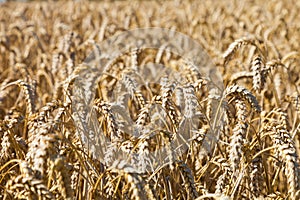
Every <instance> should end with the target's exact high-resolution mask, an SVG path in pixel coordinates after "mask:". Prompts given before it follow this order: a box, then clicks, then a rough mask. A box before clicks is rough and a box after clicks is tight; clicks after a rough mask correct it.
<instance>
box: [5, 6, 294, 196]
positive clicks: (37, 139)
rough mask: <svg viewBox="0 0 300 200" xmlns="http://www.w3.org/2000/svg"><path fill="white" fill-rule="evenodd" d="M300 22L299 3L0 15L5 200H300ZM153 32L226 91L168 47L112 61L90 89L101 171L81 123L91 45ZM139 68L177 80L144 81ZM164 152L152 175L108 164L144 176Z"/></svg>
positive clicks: (45, 9) (52, 9)
mask: <svg viewBox="0 0 300 200" xmlns="http://www.w3.org/2000/svg"><path fill="white" fill-rule="evenodd" d="M299 11H300V2H299V1H297V0H287V1H279V0H271V1H262V0H247V1H246V0H245V1H238V0H235V1H218V0H217V1H215V0H207V1H184V0H182V1H180V0H175V1H165V2H160V1H100V2H98V1H91V2H88V1H58V2H52V1H42V2H6V3H1V4H0V71H1V74H0V142H1V147H0V199H5V200H12V199H101V200H102V199H136V200H138V199H142V200H143V199H165V200H170V199H182V200H183V199H226V200H227V199H300V174H299V172H300V171H299V169H300V168H299V158H298V155H299V153H300V146H299V144H300V120H299V119H300V118H299V117H300V92H299V90H300V79H299V78H300V77H299V76H300V68H299V67H300V55H299V52H298V51H299V49H300V42H299V41H300V23H299V22H300V14H299ZM147 27H162V28H166V29H170V30H175V31H178V32H181V33H183V34H185V35H187V36H189V37H190V38H191V39H193V40H195V41H197V42H198V43H199V44H201V46H202V47H203V49H204V50H205V51H206V52H207V54H208V56H209V58H210V59H211V62H212V63H213V64H214V68H215V69H216V70H218V71H219V73H220V74H221V78H222V82H223V83H222V84H223V86H224V91H223V93H222V94H213V93H212V92H211V91H210V89H209V86H208V85H209V84H208V80H207V79H206V78H205V77H203V76H202V74H201V73H200V72H199V70H198V69H199V66H194V65H192V64H190V63H186V62H185V61H184V60H183V58H182V57H180V56H178V55H175V54H172V52H169V51H167V44H163V45H165V46H164V48H160V49H135V50H132V51H130V52H127V53H125V54H124V55H121V56H119V57H118V58H117V59H115V60H113V61H112V62H111V63H110V65H109V67H108V68H106V69H107V70H106V71H105V72H103V75H102V76H101V77H100V78H99V79H97V82H90V83H93V84H92V85H91V86H90V89H91V91H92V94H91V96H90V97H91V98H92V99H91V102H92V107H93V110H94V111H95V116H96V119H97V121H98V122H99V124H100V125H99V131H98V132H97V133H94V134H96V137H98V136H99V137H100V135H101V136H102V138H105V139H106V140H108V141H109V142H110V143H111V146H110V147H109V148H108V149H106V151H105V152H104V158H105V159H104V160H101V159H99V157H97V156H95V150H93V149H89V148H88V147H87V146H86V144H85V141H84V136H83V135H82V134H83V132H85V131H86V130H82V129H79V128H78V126H77V124H76V122H77V121H76V118H80V117H81V113H80V112H79V111H78V112H77V111H76V110H74V109H73V107H76V105H77V104H76V103H74V102H75V100H74V96H75V94H74V88H75V87H76V84H75V82H76V80H75V79H76V77H78V74H79V73H80V71H81V70H82V69H83V68H86V67H87V66H83V65H82V63H83V62H84V61H85V59H86V58H87V57H88V56H89V55H90V54H91V53H94V55H96V56H97V47H98V46H97V44H99V43H101V42H102V41H105V40H106V39H108V38H110V37H112V36H115V35H117V34H121V33H122V32H124V31H127V30H133V29H137V28H147ZM98 53H99V52H98ZM108 56H109V55H108ZM147 63H161V64H163V65H164V66H168V67H169V68H172V69H174V70H175V71H176V70H177V74H178V76H179V78H178V80H177V81H174V80H173V79H171V77H168V76H164V77H162V78H161V80H157V81H156V82H153V83H150V82H146V81H144V82H142V81H141V79H142V78H141V77H143V76H144V75H143V74H141V72H140V71H139V70H138V69H139V67H140V66H146V65H147ZM148 66H149V65H148ZM150 70H151V71H153V73H154V74H155V73H158V70H159V69H157V68H155V67H152V68H151V69H150ZM152 78H155V77H152ZM89 81H90V79H89V78H87V79H86V82H88V83H89ZM141 83H144V84H141ZM116 90H118V91H119V92H118V93H117V95H115V94H116V93H114V91H116ZM113 94H114V95H115V96H114V95H113ZM112 96H114V98H112ZM214 100H218V101H220V102H221V103H220V105H222V110H223V118H222V119H216V118H215V117H214V116H213V115H212V113H213V109H212V108H213V106H214ZM116 110H117V111H116ZM123 110H124V111H126V116H125V114H124V113H125V112H124V113H123V115H124V116H121V114H122V112H123ZM76 116H77V117H76ZM125 118H126V120H128V121H132V125H130V126H128V125H127V124H126V123H125V122H124V121H126V120H124V119H125ZM83 123H85V119H83ZM191 124H192V125H195V124H196V126H195V127H194V128H195V129H196V130H195V131H191V129H190V128H189V125H191ZM212 124H215V125H216V126H214V127H212ZM126 125H127V126H126ZM133 127H135V128H136V129H137V130H139V131H140V132H141V133H142V135H141V136H139V137H134V136H133V135H132V134H130V133H129V132H130V130H131V129H132V128H133ZM150 130H151V131H150ZM216 132H217V133H218V134H216ZM184 134H187V135H189V138H190V139H189V140H187V141H185V143H186V147H187V148H186V149H185V150H184V151H182V152H181V153H180V154H176V153H174V152H175V151H176V150H177V149H175V148H174V147H173V146H172V144H173V143H172V141H173V140H175V139H176V138H180V137H181V136H182V135H184ZM212 136H214V137H213V138H211V137H212ZM209 141H213V144H214V145H213V146H211V151H205V150H203V149H204V148H205V145H207V142H209ZM162 147H166V155H165V157H167V158H168V162H166V163H165V164H163V165H157V163H150V166H151V167H152V168H153V169H152V170H145V171H143V172H142V173H138V172H136V171H135V170H133V169H132V167H130V166H127V165H126V164H124V163H123V162H122V161H120V160H119V161H120V162H119V163H117V164H115V165H108V164H107V163H109V161H114V160H116V157H115V156H116V154H117V153H116V152H122V153H123V154H124V155H126V156H128V157H132V158H133V159H136V160H135V161H136V163H137V165H143V164H144V163H147V162H148V161H149V160H148V158H149V157H150V155H153V152H155V151H156V150H157V149H160V148H162ZM148 164H149V163H148ZM155 164H156V165H155ZM155 166H159V167H155Z"/></svg>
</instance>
